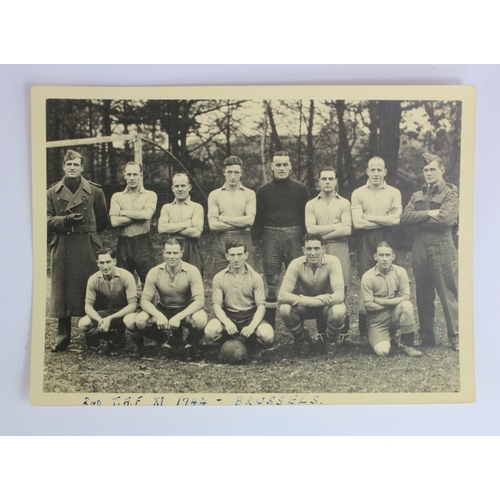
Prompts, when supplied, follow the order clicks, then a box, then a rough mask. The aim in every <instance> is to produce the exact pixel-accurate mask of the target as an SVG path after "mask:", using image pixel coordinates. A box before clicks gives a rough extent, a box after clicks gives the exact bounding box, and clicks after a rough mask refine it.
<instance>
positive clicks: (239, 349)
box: [219, 339, 248, 365]
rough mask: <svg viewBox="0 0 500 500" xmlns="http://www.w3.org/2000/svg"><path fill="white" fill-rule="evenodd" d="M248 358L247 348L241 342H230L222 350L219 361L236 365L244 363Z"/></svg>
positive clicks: (225, 343)
mask: <svg viewBox="0 0 500 500" xmlns="http://www.w3.org/2000/svg"><path fill="white" fill-rule="evenodd" d="M247 357H248V352H247V348H246V347H245V344H244V343H243V342H242V341H241V340H236V339H233V340H228V341H227V342H224V344H223V345H222V347H221V349H220V353H219V359H220V360H221V361H222V362H223V363H228V364H230V365H236V364H239V363H244V362H245V361H246V359H247Z"/></svg>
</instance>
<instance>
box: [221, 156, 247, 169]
mask: <svg viewBox="0 0 500 500" xmlns="http://www.w3.org/2000/svg"><path fill="white" fill-rule="evenodd" d="M232 165H239V166H240V167H241V168H243V160H242V159H241V158H240V157H239V156H235V155H231V156H228V157H227V158H226V159H225V160H224V169H226V168H227V167H230V166H232Z"/></svg>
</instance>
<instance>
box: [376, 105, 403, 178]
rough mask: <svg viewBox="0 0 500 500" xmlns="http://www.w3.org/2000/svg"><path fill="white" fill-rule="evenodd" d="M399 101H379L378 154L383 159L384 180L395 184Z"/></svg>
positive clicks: (399, 117)
mask: <svg viewBox="0 0 500 500" xmlns="http://www.w3.org/2000/svg"><path fill="white" fill-rule="evenodd" d="M401 113H402V110H401V101H379V102H378V117H379V148H378V155H379V156H380V157H382V158H383V160H384V161H385V167H386V168H387V176H386V180H387V183H388V184H391V185H395V184H396V181H397V177H398V156H399V133H400V132H399V124H400V122H401Z"/></svg>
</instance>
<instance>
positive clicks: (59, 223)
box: [47, 177, 108, 318]
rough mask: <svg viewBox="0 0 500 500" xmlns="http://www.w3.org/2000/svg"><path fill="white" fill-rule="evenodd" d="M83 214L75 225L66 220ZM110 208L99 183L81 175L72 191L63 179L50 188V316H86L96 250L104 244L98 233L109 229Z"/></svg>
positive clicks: (95, 266) (48, 219) (48, 206)
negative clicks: (86, 299) (68, 216)
mask: <svg viewBox="0 0 500 500" xmlns="http://www.w3.org/2000/svg"><path fill="white" fill-rule="evenodd" d="M70 213H81V214H82V215H83V219H82V220H81V221H78V222H77V223H76V224H73V225H71V224H68V223H67V222H66V220H65V217H66V215H68V214H70ZM107 223H108V209H107V206H106V200H105V197H104V193H103V191H102V189H101V187H100V186H99V184H95V183H93V182H90V181H88V180H87V179H84V178H83V177H82V178H81V183H80V186H79V188H78V189H77V191H76V192H75V193H74V194H73V193H72V192H71V191H70V190H69V189H68V188H67V187H66V186H65V185H64V181H63V180H61V181H59V182H57V183H56V184H53V185H52V186H50V187H49V189H48V190H47V230H48V233H49V238H50V236H52V235H53V237H52V239H51V240H49V241H50V244H49V251H50V272H51V290H50V303H49V316H50V317H53V318H64V317H67V316H84V315H85V311H84V307H85V290H86V285H87V280H88V278H89V277H90V276H91V275H92V274H93V273H95V272H96V271H97V264H96V256H95V252H96V251H97V250H98V249H99V248H100V247H101V246H102V245H101V242H100V240H99V238H98V236H97V233H100V232H102V231H104V229H106V226H107Z"/></svg>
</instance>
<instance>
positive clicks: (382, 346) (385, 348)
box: [373, 341, 391, 357]
mask: <svg viewBox="0 0 500 500" xmlns="http://www.w3.org/2000/svg"><path fill="white" fill-rule="evenodd" d="M373 350H374V351H375V354H376V355H377V356H381V357H385V356H389V352H390V351H391V343H390V342H388V341H383V342H379V343H378V344H376V345H374V346H373Z"/></svg>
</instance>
